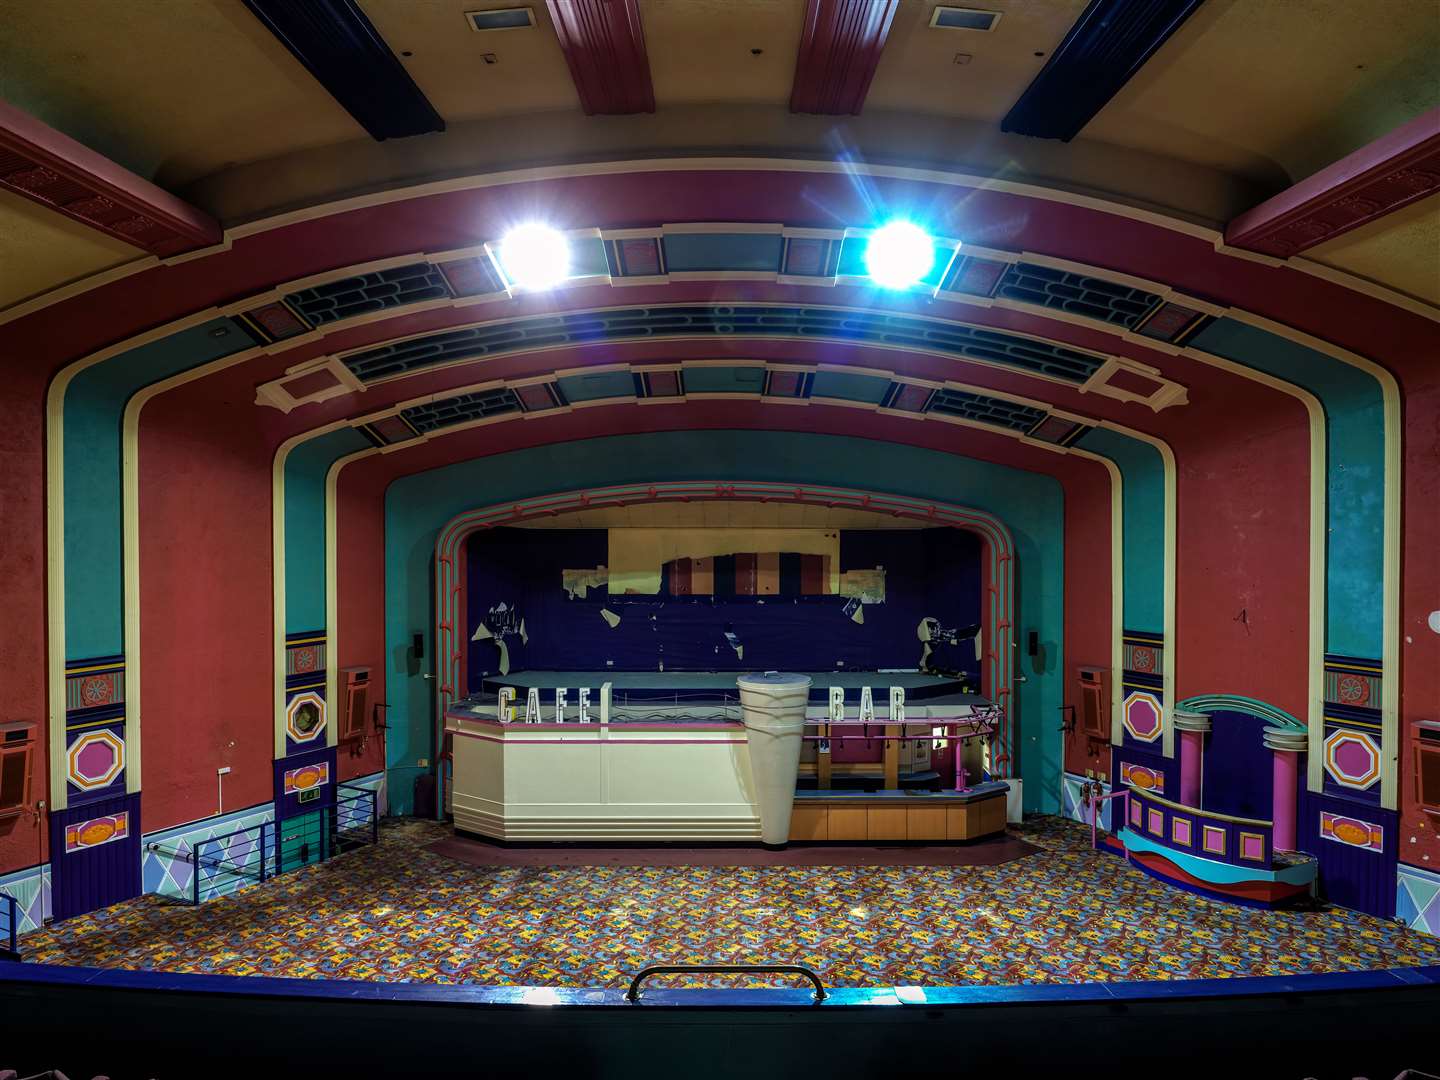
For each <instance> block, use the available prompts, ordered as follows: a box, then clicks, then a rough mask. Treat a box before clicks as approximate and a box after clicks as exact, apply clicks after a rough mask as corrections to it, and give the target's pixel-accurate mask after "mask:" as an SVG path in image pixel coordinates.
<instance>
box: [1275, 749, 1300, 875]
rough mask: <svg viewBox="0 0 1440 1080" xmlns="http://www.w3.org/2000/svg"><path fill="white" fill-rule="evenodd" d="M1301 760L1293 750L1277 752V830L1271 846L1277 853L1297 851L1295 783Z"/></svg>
mask: <svg viewBox="0 0 1440 1080" xmlns="http://www.w3.org/2000/svg"><path fill="white" fill-rule="evenodd" d="M1299 760H1300V755H1299V754H1297V753H1295V752H1294V751H1293V750H1276V751H1275V808H1274V811H1273V815H1274V821H1275V829H1274V833H1273V839H1272V840H1271V846H1272V847H1274V848H1275V849H1276V850H1277V851H1294V850H1295V783H1296V778H1297V776H1298V775H1299V770H1298V768H1297V765H1296V763H1297V762H1298V761H1299Z"/></svg>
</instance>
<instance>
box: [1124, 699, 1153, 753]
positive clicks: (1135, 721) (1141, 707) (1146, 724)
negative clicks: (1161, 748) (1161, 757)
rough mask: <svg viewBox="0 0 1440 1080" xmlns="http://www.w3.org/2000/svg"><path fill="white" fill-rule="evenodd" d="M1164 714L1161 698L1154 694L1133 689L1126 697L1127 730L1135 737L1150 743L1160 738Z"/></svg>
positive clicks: (1125, 722)
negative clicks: (1161, 719) (1161, 721)
mask: <svg viewBox="0 0 1440 1080" xmlns="http://www.w3.org/2000/svg"><path fill="white" fill-rule="evenodd" d="M1162 715H1163V711H1162V708H1161V705H1160V699H1159V698H1158V697H1156V696H1155V695H1154V694H1151V693H1148V692H1146V691H1144V690H1132V691H1131V692H1130V693H1129V695H1127V696H1126V698H1125V712H1124V718H1123V719H1124V724H1125V730H1126V731H1128V732H1129V733H1130V737H1131V738H1133V739H1136V740H1138V741H1140V742H1147V743H1150V742H1154V741H1155V740H1156V739H1158V738H1160V732H1161V723H1160V718H1161V716H1162Z"/></svg>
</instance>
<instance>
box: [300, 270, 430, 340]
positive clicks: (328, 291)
mask: <svg viewBox="0 0 1440 1080" xmlns="http://www.w3.org/2000/svg"><path fill="white" fill-rule="evenodd" d="M449 295H450V289H449V287H448V286H447V285H446V284H445V278H444V276H443V275H442V274H441V273H440V271H439V270H438V269H436V268H435V267H434V266H431V265H430V264H429V263H412V264H411V265H409V266H393V267H391V268H390V269H389V270H376V271H375V272H374V273H370V274H360V275H357V276H356V277H349V278H344V279H342V280H340V281H331V282H328V283H326V284H324V285H316V286H315V287H314V288H313V289H301V290H300V291H299V292H293V293H290V294H289V295H288V296H286V297H285V300H286V301H287V302H288V303H289V304H290V306H291V307H292V308H294V309H295V310H296V311H298V312H300V314H302V315H304V316H305V318H307V319H309V320H310V325H311V326H319V325H320V324H321V323H328V322H335V321H336V320H338V319H351V318H354V317H355V316H356V315H365V314H368V313H369V312H372V311H384V310H385V309H386V308H393V307H403V306H405V305H406V304H419V303H422V302H424V301H426V300H438V299H440V298H441V297H448V296H449Z"/></svg>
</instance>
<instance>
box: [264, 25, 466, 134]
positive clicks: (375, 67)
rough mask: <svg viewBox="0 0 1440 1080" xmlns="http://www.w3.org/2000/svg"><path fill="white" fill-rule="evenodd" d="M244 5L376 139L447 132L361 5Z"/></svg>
mask: <svg viewBox="0 0 1440 1080" xmlns="http://www.w3.org/2000/svg"><path fill="white" fill-rule="evenodd" d="M244 2H245V6H246V7H247V8H249V9H250V11H251V13H252V14H253V15H254V16H255V17H256V18H257V19H259V20H260V22H261V23H263V24H264V26H265V29H267V30H269V31H270V32H271V33H272V34H274V35H275V37H276V38H278V39H279V41H280V44H282V45H284V46H285V48H287V49H289V50H290V53H291V55H292V56H294V57H295V59H296V60H298V61H300V63H301V64H302V65H303V66H304V68H305V70H306V71H308V72H310V74H311V75H313V76H314V77H315V80H316V81H317V82H318V83H319V84H320V85H321V86H322V87H324V88H325V90H326V92H328V93H329V94H330V96H331V97H333V98H334V99H335V100H336V101H337V102H339V103H340V105H341V106H343V107H344V109H345V111H346V112H348V113H349V114H350V115H351V116H353V117H354V118H355V119H356V120H357V121H358V122H359V124H360V126H361V127H363V128H364V129H365V130H366V131H368V132H369V133H370V135H371V137H372V138H374V139H377V140H383V139H400V138H404V137H406V136H408V135H424V134H426V133H427V132H431V131H444V130H445V121H444V120H442V119H441V118H440V114H439V113H437V112H436V111H435V107H434V106H433V105H431V104H430V101H429V99H427V98H426V97H425V95H424V94H422V93H421V92H420V88H419V87H418V86H416V85H415V80H414V79H412V78H410V73H409V72H408V71H406V70H405V66H404V65H403V64H401V63H400V60H399V58H398V57H396V55H395V54H394V53H393V52H391V51H390V46H388V45H386V44H385V39H384V38H382V37H381V36H380V32H379V31H378V30H376V29H375V27H374V26H373V25H372V24H371V22H370V20H369V19H368V18H366V17H365V13H364V12H363V11H361V10H360V7H359V5H357V4H356V3H355V0H244Z"/></svg>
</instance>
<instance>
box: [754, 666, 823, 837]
mask: <svg viewBox="0 0 1440 1080" xmlns="http://www.w3.org/2000/svg"><path fill="white" fill-rule="evenodd" d="M736 683H737V685H738V686H739V687H740V716H741V719H742V721H743V722H744V724H745V737H746V740H747V741H748V743H749V749H750V776H751V779H752V780H753V781H754V783H755V800H756V802H757V803H758V804H759V807H760V838H761V839H762V840H763V841H765V843H767V844H771V845H780V844H784V843H786V842H787V841H788V840H789V839H790V812H791V810H792V809H794V806H795V778H796V776H797V774H798V773H799V771H800V737H801V735H802V734H803V733H804V731H805V705H806V702H808V701H809V700H810V677H809V676H808V675H784V674H779V673H777V672H769V673H767V674H765V675H742V676H740V678H739V679H737V680H736Z"/></svg>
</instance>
